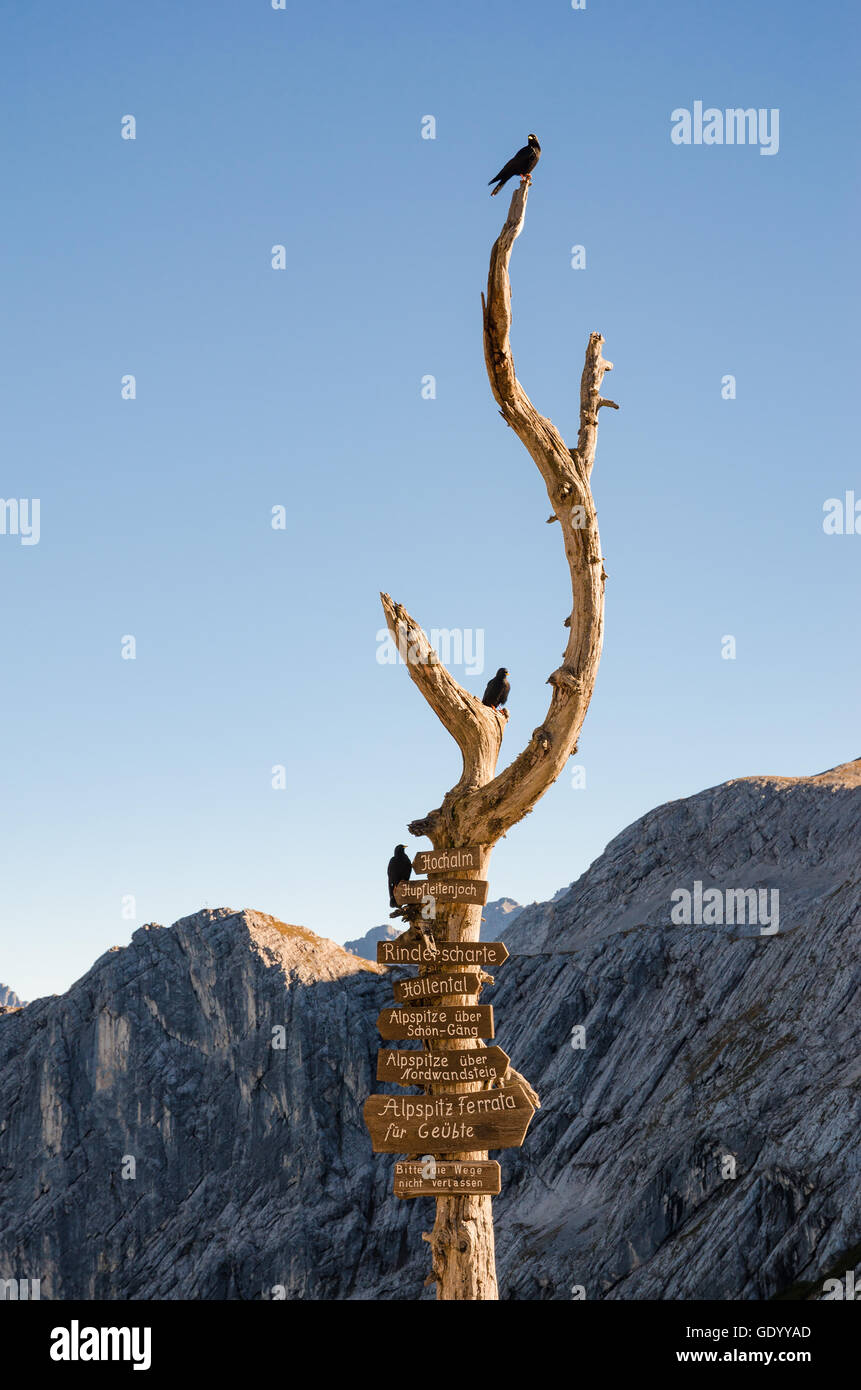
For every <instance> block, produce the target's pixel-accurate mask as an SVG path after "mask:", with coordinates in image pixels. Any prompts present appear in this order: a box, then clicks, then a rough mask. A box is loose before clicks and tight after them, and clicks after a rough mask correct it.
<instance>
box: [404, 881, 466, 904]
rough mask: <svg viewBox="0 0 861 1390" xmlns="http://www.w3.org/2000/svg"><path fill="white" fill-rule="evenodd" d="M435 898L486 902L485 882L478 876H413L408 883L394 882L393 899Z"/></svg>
mask: <svg viewBox="0 0 861 1390" xmlns="http://www.w3.org/2000/svg"><path fill="white" fill-rule="evenodd" d="M426 897H430V898H437V899H440V900H442V901H443V902H447V903H478V905H479V906H480V907H483V906H484V904H485V903H486V902H487V884H486V883H484V882H483V881H482V880H481V879H478V878H413V879H410V881H409V883H406V882H404V883H396V884H395V890H394V899H395V902H396V903H397V904H398V906H399V907H400V906H402V904H403V903H420V902H422V901H423V899H424V898H426Z"/></svg>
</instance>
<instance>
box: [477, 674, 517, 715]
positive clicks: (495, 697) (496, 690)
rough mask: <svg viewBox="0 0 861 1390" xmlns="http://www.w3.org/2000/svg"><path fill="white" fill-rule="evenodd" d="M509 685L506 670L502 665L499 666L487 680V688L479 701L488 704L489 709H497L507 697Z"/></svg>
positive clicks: (509, 689)
mask: <svg viewBox="0 0 861 1390" xmlns="http://www.w3.org/2000/svg"><path fill="white" fill-rule="evenodd" d="M510 691H511V685H510V683H509V680H508V672H507V671H506V669H505V667H504V666H500V668H499V670H498V671H497V673H496V675H495V676H494V677H493V680H489V681H488V682H487V689H486V690H485V692H484V696H483V698H482V701H481V703H482V704H483V705H490V708H491V709H498V708H499V706H500V705H504V704H505V702H506V700H507V699H508V696H509V692H510Z"/></svg>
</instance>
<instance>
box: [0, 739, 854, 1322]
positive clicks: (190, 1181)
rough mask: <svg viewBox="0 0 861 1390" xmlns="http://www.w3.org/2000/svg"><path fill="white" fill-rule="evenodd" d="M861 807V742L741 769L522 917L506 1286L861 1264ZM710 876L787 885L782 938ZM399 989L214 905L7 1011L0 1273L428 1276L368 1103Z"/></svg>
mask: <svg viewBox="0 0 861 1390" xmlns="http://www.w3.org/2000/svg"><path fill="white" fill-rule="evenodd" d="M859 803H861V761H859V762H855V763H852V764H846V765H845V766H844V767H843V768H839V769H835V770H834V771H833V772H832V773H826V774H823V775H822V776H821V777H818V778H805V779H786V778H750V779H741V780H737V781H733V782H729V783H726V784H725V785H723V786H721V787H717V788H713V789H711V790H709V791H706V792H702V793H700V794H699V795H698V796H694V797H690V798H688V799H686V800H684V801H678V802H674V803H671V804H669V805H667V806H663V807H659V808H657V809H656V810H655V811H652V812H650V813H649V814H648V815H646V816H644V817H642V818H641V819H640V820H639V821H637V822H635V824H634V825H632V826H630V827H629V828H628V829H627V830H626V831H624V832H623V833H622V834H621V835H619V836H617V838H616V839H615V840H614V841H613V842H612V843H611V844H610V845H609V846H608V848H607V850H606V851H605V853H604V854H603V855H602V856H600V858H599V859H598V860H597V861H596V862H595V863H594V864H593V865H592V866H591V868H590V869H589V870H588V871H587V872H586V873H585V874H584V875H583V876H582V877H581V878H580V879H579V880H578V881H577V882H576V883H574V884H573V885H572V886H571V887H570V888H569V889H568V890H566V891H565V892H564V893H562V894H561V896H560V895H557V898H556V899H554V900H553V901H552V902H550V903H547V904H538V905H533V906H531V907H528V908H525V909H523V910H522V911H521V912H520V914H519V915H518V917H517V920H516V922H514V923H512V924H511V925H510V926H508V927H507V928H506V931H505V938H506V942H507V944H508V948H509V950H510V951H511V953H512V954H511V958H510V959H509V960H508V961H507V962H506V964H505V965H504V966H502V967H500V968H499V969H498V971H497V972H496V981H497V983H496V985H495V986H494V987H493V988H492V989H489V990H487V991H486V993H485V995H484V997H483V1002H491V1003H493V1005H494V1011H495V1015H496V1031H497V1039H496V1041H497V1042H498V1043H499V1044H500V1045H501V1046H502V1047H504V1048H505V1050H506V1051H507V1052H508V1053H510V1055H511V1058H512V1062H513V1064H514V1065H515V1067H516V1068H517V1069H518V1070H519V1071H520V1072H522V1073H523V1075H524V1076H525V1077H526V1078H527V1079H528V1080H529V1081H530V1082H531V1083H532V1084H533V1085H534V1086H535V1088H536V1090H537V1091H538V1093H539V1095H540V1097H541V1102H542V1105H541V1109H540V1110H539V1111H538V1112H537V1114H536V1115H535V1117H534V1119H533V1121H532V1125H531V1127H530V1130H529V1133H528V1134H527V1137H526V1142H525V1144H524V1146H523V1148H522V1149H519V1150H508V1151H504V1152H502V1153H500V1154H499V1155H497V1157H499V1158H500V1161H501V1163H502V1171H503V1180H502V1193H501V1195H500V1196H499V1197H498V1198H495V1199H494V1211H495V1219H496V1232H497V1261H498V1269H499V1276H500V1286H501V1294H502V1296H503V1297H505V1298H513V1299H570V1298H571V1297H572V1290H574V1289H576V1288H578V1287H581V1288H582V1289H583V1290H584V1292H585V1295H586V1297H587V1298H588V1299H645V1298H663V1299H702V1298H719V1299H769V1298H775V1297H787V1296H788V1297H817V1296H819V1295H820V1293H821V1286H822V1281H823V1279H824V1278H825V1277H826V1276H829V1275H832V1274H836V1273H841V1272H842V1271H843V1270H845V1269H848V1268H857V1267H858V1266H859V1263H861V1249H859V1243H861V1184H859V1180H858V1179H859V1167H861V1159H859V1148H858V1142H857V1140H858V1097H859V1088H860V1087H861V1053H859V1047H858V1043H857V1035H858V995H859V991H858V957H859V950H858V919H859V899H861V894H859V888H861V854H859V849H861V809H859ZM562 876H564V872H563V874H560V877H562ZM696 880H699V881H700V882H702V883H703V884H704V885H705V887H706V888H708V887H719V888H720V889H721V891H722V892H723V891H724V890H725V889H745V888H750V887H757V888H758V887H762V886H767V887H768V888H769V889H774V888H776V889H778V890H779V894H780V898H779V904H780V907H779V911H780V922H779V930H778V932H777V933H776V934H773V935H762V934H760V933H759V931H758V930H756V929H753V930H751V929H749V928H747V927H744V926H742V927H739V926H738V925H737V924H734V925H731V926H726V925H697V924H696V923H691V924H690V925H684V924H678V923H676V922H674V921H673V920H672V917H671V911H672V899H671V895H672V893H673V891H674V890H677V889H681V888H688V889H691V888H692V887H693V884H694V882H695V881H696ZM390 1002H391V972H386V971H385V970H384V969H383V968H380V967H377V966H375V965H373V964H370V963H369V962H367V961H363V960H361V959H359V958H358V957H357V956H355V955H351V954H350V953H349V952H347V951H345V950H343V949H342V948H341V947H340V946H337V945H335V943H333V942H331V941H327V940H325V939H323V938H320V937H317V936H314V934H313V933H311V932H309V931H306V930H305V929H304V928H301V927H290V926H288V925H286V924H284V923H278V922H277V921H276V920H275V919H274V918H271V917H268V916H266V915H265V914H263V913H259V912H252V911H245V912H233V911H231V910H229V909H218V910H206V911H203V912H199V913H196V914H194V915H193V916H191V917H186V918H183V919H182V920H181V921H179V922H177V923H176V924H175V925H174V926H173V927H172V928H170V929H169V930H168V929H165V928H162V927H157V926H155V925H151V926H149V927H145V928H141V929H140V930H139V931H137V932H135V934H134V936H133V938H132V941H131V944H130V945H129V946H128V947H126V948H123V949H121V950H117V949H114V950H112V951H109V952H107V953H106V954H105V955H104V956H102V957H101V959H100V960H98V961H96V963H95V964H94V966H93V967H92V969H91V970H90V971H89V972H88V973H87V974H86V975H85V976H84V977H83V978H82V979H81V980H79V981H78V982H77V983H76V984H75V985H73V986H72V988H71V989H70V990H69V991H68V992H67V993H66V994H65V995H62V996H54V997H51V998H49V999H42V1000H37V1001H35V1002H34V1003H33V1004H30V1005H29V1006H28V1007H26V1008H25V1009H22V1010H21V1011H16V1012H10V1013H6V1014H3V1015H0V1277H2V1278H13V1277H15V1278H26V1277H29V1278H41V1279H42V1297H43V1298H104V1299H127V1298H194V1299H207V1298H208V1299H219V1298H228V1299H260V1298H269V1297H273V1296H278V1295H279V1294H280V1292H281V1290H283V1292H284V1294H285V1295H286V1297H288V1298H291V1299H299V1298H302V1299H418V1298H432V1297H433V1290H432V1289H431V1288H425V1286H424V1278H425V1276H426V1274H427V1272H428V1268H429V1259H428V1253H427V1250H428V1247H427V1245H426V1244H425V1243H424V1242H422V1240H421V1232H422V1231H423V1230H428V1229H429V1228H430V1225H431V1224H432V1220H433V1204H432V1202H431V1201H430V1200H429V1199H424V1198H421V1199H417V1200H413V1201H399V1200H398V1199H397V1198H395V1197H394V1196H393V1195H392V1192H391V1184H392V1166H393V1162H394V1160H393V1159H392V1157H391V1156H388V1155H374V1154H372V1152H371V1147H370V1141H369V1139H368V1136H367V1132H366V1130H365V1127H364V1124H363V1122H362V1105H363V1103H364V1101H365V1099H366V1098H367V1096H368V1095H369V1094H370V1092H371V1091H373V1090H378V1089H380V1086H379V1083H377V1082H376V1081H375V1079H374V1075H375V1062H376V1052H377V1048H378V1046H379V1045H380V1040H379V1037H378V1034H377V1031H376V1016H377V1013H378V1012H379V1010H380V1009H381V1008H383V1007H385V1006H386V1004H388V1003H390ZM575 1029H576V1030H578V1031H577V1032H574V1033H572V1030H575ZM572 1042H575V1043H576V1044H578V1045H577V1046H572V1045H571V1044H572ZM282 1043H283V1046H281V1045H280V1044H282ZM580 1043H584V1044H585V1045H582V1046H581V1045H579V1044H580ZM273 1044H274V1045H273ZM130 1160H133V1161H134V1163H133V1169H134V1172H135V1176H134V1177H124V1176H123V1173H124V1172H128V1171H130V1170H131V1168H132V1164H131V1162H130ZM273 1290H276V1291H277V1294H273Z"/></svg>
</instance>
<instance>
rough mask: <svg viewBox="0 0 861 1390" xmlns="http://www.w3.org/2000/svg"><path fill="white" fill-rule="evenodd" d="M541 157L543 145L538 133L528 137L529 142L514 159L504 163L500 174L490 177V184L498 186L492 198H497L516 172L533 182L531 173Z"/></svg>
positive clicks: (528, 181) (522, 177)
mask: <svg viewBox="0 0 861 1390" xmlns="http://www.w3.org/2000/svg"><path fill="white" fill-rule="evenodd" d="M540 158H541V146H540V145H539V143H538V136H537V135H530V136H528V137H527V142H526V144H525V145H524V146H523V149H522V150H518V151H517V154H516V155H515V156H514V157H513V159H509V161H508V163H507V164H503V166H502V168H501V169H500V171H499V173H498V174H494V176H493V178H492V179H488V180H487V182H488V184H491V183H495V184H496V187H495V188H494V190H493V192H492V193H491V195H490V196H491V198H495V197H496V195H497V193H498V192H499V190H500V188H502V186H503V184H505V183H508V180H509V179H513V178H514V175H515V174H519V175H520V177H521V179H526V181H527V183H531V182H532V179H531V178H530V175H531V173H532V170H533V169H534V168H535V166H536V164H537V163H538V161H539V159H540Z"/></svg>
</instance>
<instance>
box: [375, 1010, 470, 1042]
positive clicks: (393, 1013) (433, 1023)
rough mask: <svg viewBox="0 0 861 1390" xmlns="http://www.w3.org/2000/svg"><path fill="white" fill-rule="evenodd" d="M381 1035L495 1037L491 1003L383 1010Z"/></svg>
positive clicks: (398, 1036) (389, 1038)
mask: <svg viewBox="0 0 861 1390" xmlns="http://www.w3.org/2000/svg"><path fill="white" fill-rule="evenodd" d="M377 1028H378V1029H379V1031H380V1036H381V1037H383V1038H386V1039H387V1040H389V1041H392V1040H395V1039H397V1040H400V1039H406V1038H449V1039H450V1038H492V1037H493V1005H492V1004H451V1005H449V1006H447V1007H446V1008H444V1009H428V1008H422V1007H421V1005H419V1006H418V1007H413V1008H408V1007H406V1006H405V1005H401V1006H400V1007H399V1008H394V1009H383V1011H382V1013H381V1014H380V1015H379V1017H378V1018H377Z"/></svg>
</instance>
